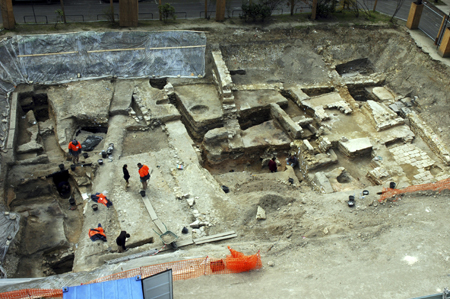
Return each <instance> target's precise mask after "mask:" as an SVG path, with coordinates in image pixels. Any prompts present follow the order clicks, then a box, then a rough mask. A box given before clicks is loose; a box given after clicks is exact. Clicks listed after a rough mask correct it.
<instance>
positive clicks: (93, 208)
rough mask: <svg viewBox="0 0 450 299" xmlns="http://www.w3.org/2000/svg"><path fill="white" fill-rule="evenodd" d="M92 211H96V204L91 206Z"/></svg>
mask: <svg viewBox="0 0 450 299" xmlns="http://www.w3.org/2000/svg"><path fill="white" fill-rule="evenodd" d="M92 210H94V212H95V211H97V210H98V204H96V203H94V204H93V205H92Z"/></svg>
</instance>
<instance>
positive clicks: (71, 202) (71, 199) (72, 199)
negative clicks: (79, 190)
mask: <svg viewBox="0 0 450 299" xmlns="http://www.w3.org/2000/svg"><path fill="white" fill-rule="evenodd" d="M69 204H70V205H71V206H74V205H75V199H74V198H73V197H71V198H69Z"/></svg>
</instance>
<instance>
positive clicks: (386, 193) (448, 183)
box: [379, 178, 450, 202]
mask: <svg viewBox="0 0 450 299" xmlns="http://www.w3.org/2000/svg"><path fill="white" fill-rule="evenodd" d="M443 190H450V178H448V179H445V180H441V181H438V182H436V183H428V184H421V185H413V186H409V187H406V188H403V189H395V188H383V191H382V193H381V196H380V199H379V202H382V201H385V200H387V199H389V198H395V197H396V196H397V195H400V194H405V193H413V192H419V191H438V192H441V191H443Z"/></svg>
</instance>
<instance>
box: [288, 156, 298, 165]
mask: <svg viewBox="0 0 450 299" xmlns="http://www.w3.org/2000/svg"><path fill="white" fill-rule="evenodd" d="M287 165H291V166H292V168H295V167H296V166H298V159H297V157H296V156H295V155H290V156H289V158H288V159H287Z"/></svg>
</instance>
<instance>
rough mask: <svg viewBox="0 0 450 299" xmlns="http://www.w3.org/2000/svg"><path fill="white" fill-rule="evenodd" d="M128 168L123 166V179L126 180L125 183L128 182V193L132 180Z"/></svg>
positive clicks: (126, 186)
mask: <svg viewBox="0 0 450 299" xmlns="http://www.w3.org/2000/svg"><path fill="white" fill-rule="evenodd" d="M127 167H128V166H127V164H125V165H124V166H123V168H122V170H123V178H124V179H125V182H127V184H126V185H125V191H127V188H128V185H129V182H128V180H129V179H130V174H129V173H128V169H127Z"/></svg>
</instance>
